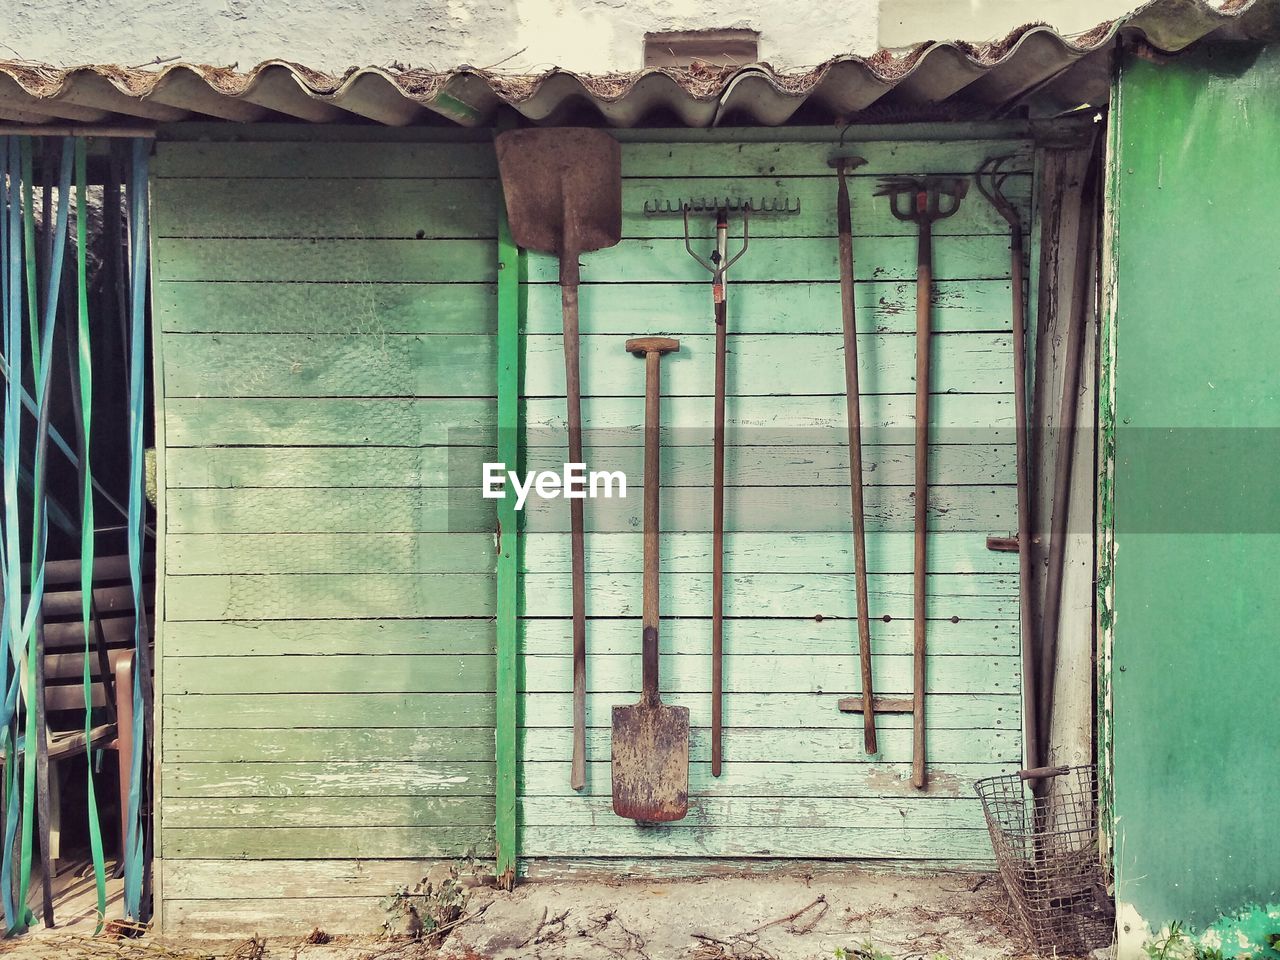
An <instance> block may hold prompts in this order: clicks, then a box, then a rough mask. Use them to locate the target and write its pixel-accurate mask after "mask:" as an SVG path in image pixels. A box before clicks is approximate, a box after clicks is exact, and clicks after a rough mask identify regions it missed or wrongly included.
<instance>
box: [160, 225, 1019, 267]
mask: <svg viewBox="0 0 1280 960" xmlns="http://www.w3.org/2000/svg"><path fill="white" fill-rule="evenodd" d="M887 215H888V214H887V213H886V216H887ZM225 242H227V241H219V240H210V241H201V240H191V241H169V242H168V243H169V244H175V243H176V244H186V243H190V244H207V245H210V246H209V248H208V249H207V250H206V249H203V248H202V249H201V250H200V252H199V253H196V252H195V251H192V253H191V254H189V255H185V254H184V255H181V256H179V251H176V250H175V251H174V260H176V261H177V262H176V263H175V262H174V261H172V260H171V261H170V263H169V264H166V272H164V273H162V276H163V277H164V278H166V279H207V280H217V279H222V276H220V275H216V272H217V268H216V267H215V268H211V266H210V265H209V264H208V263H207V260H208V259H209V258H210V257H211V256H213V255H214V254H215V252H216V251H217V249H218V248H217V247H216V245H217V244H220V243H225ZM238 242H242V243H243V242H247V243H250V244H270V243H277V244H286V243H289V242H291V241H269V240H255V241H238ZM335 242H337V241H335ZM342 242H344V243H348V244H352V243H355V241H342ZM414 242H416V241H404V240H368V241H364V243H366V244H404V243H414ZM477 242H479V241H471V240H438V241H427V243H429V244H433V245H442V244H467V243H477ZM424 245H426V244H424ZM288 250H289V248H287V247H283V246H281V247H279V248H268V247H263V248H262V250H261V251H260V252H261V253H263V254H264V255H265V254H267V252H268V251H271V254H270V255H271V256H272V262H273V264H274V263H275V261H277V260H278V261H279V262H280V265H281V266H285V265H286V264H288V265H289V266H290V267H294V265H295V264H297V263H298V261H299V257H298V255H297V254H296V253H294V254H293V255H292V256H290V255H289V253H287V252H286V251H288ZM386 253H387V255H388V256H392V255H393V254H392V251H391V250H390V249H388V250H387V251H386ZM837 253H838V251H837V248H836V244H834V243H832V242H831V241H830V240H828V239H826V238H803V237H795V238H787V239H764V240H756V241H754V242H753V243H752V244H751V250H750V255H749V256H745V257H743V258H742V260H740V261H739V262H738V263H737V264H736V265H735V266H734V268H733V269H734V278H735V279H737V280H739V281H764V282H769V283H784V282H790V281H812V280H837V279H839V276H840V271H839V265H838V263H837ZM355 255H356V256H359V255H360V254H355ZM400 255H401V256H402V257H403V253H401V254H400ZM197 264H199V269H200V271H201V275H199V276H187V275H186V273H184V272H183V271H184V270H186V271H189V270H190V269H191V268H193V267H196V266H197ZM933 267H934V276H936V277H937V278H938V279H939V280H1005V279H1008V277H1009V239H1008V237H1007V236H1003V235H1002V236H996V235H989V236H977V237H944V238H939V239H938V240H936V241H935V242H934V245H933ZM210 269H214V270H215V275H214V276H204V275H203V273H204V272H208V271H209V270H210ZM559 270H560V266H559V263H558V262H557V260H556V258H555V257H554V256H551V255H550V254H543V253H530V254H529V282H530V283H555V282H557V280H558V278H559ZM915 273H916V240H915V238H914V237H905V236H903V237H860V238H859V243H858V259H857V272H856V274H855V277H856V278H857V279H858V280H909V279H914V277H915ZM582 278H583V280H585V281H587V282H589V283H611V282H620V281H625V282H628V283H638V282H645V283H649V282H656V283H672V282H677V283H681V282H683V283H703V284H705V283H706V282H707V272H706V270H704V269H703V268H702V267H701V266H700V265H699V264H697V263H696V262H694V260H693V258H692V257H690V256H689V254H688V252H687V251H686V250H685V249H684V241H683V240H674V239H655V240H623V241H622V242H621V243H619V244H618V245H617V246H615V247H610V248H609V249H607V250H599V251H597V252H595V253H593V254H591V256H589V257H583V259H582ZM246 279H297V280H310V279H317V278H315V277H312V276H297V277H268V276H263V275H260V274H259V273H257V272H255V273H253V274H251V275H250V276H248V277H246ZM334 279H346V275H345V274H342V275H340V276H339V277H337V278H334ZM356 279H363V280H366V281H368V280H376V279H386V280H402V279H411V278H409V277H402V276H395V275H392V274H391V271H390V268H389V267H384V268H382V269H380V270H379V272H378V273H376V274H374V275H373V276H370V277H357V278H356ZM458 279H459V280H485V279H489V278H488V277H485V276H472V275H471V274H470V273H469V272H468V273H467V274H466V275H460V276H459V277H458Z"/></svg>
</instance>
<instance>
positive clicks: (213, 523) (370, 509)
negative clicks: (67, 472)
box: [169, 487, 496, 547]
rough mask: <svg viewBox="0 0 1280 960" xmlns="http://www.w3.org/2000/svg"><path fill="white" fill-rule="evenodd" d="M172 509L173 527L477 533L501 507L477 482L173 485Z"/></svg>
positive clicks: (188, 530) (239, 530)
mask: <svg viewBox="0 0 1280 960" xmlns="http://www.w3.org/2000/svg"><path fill="white" fill-rule="evenodd" d="M169 510H170V515H169V516H170V524H169V529H170V531H172V532H173V533H282V534H286V533H316V532H328V533H365V532H368V533H376V532H388V533H448V532H453V533H477V532H481V531H487V530H492V529H493V528H494V516H495V513H496V511H495V510H494V501H492V500H485V499H483V498H482V497H481V496H480V492H479V490H478V489H477V488H474V487H473V488H470V489H467V488H459V489H456V490H454V489H442V488H439V487H434V488H433V487H416V488H415V487H374V488H372V489H347V488H318V487H306V488H304V489H301V490H294V489H290V488H288V487H271V488H258V487H236V488H227V489H212V490H202V489H184V490H170V491H169ZM354 546H356V545H354V544H353V547H354Z"/></svg>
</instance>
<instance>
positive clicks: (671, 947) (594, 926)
mask: <svg viewBox="0 0 1280 960" xmlns="http://www.w3.org/2000/svg"><path fill="white" fill-rule="evenodd" d="M316 939H323V937H322V936H319V937H317V938H316ZM0 953H5V954H7V955H12V956H21V957H31V958H33V960H34V958H39V960H54V958H58V960H64V958H65V960H81V958H85V960H111V958H118V960H196V958H220V960H222V958H226V960H283V958H287V960H425V958H439V960H478V958H492V960H811V958H813V960H817V958H823V960H835V958H839V957H845V958H847V960H889V958H892V960H935V958H939V957H942V958H947V960H988V958H990V960H995V958H1012V957H1022V956H1026V954H1025V953H1024V952H1023V951H1022V948H1021V944H1020V940H1019V938H1018V936H1017V934H1016V933H1015V932H1014V931H1013V930H1012V929H1011V928H1010V926H1009V925H1008V924H1007V923H1006V921H1005V920H1004V918H1003V914H1002V912H1001V910H1000V908H999V880H998V879H997V878H996V877H994V876H991V875H979V874H954V873H952V874H945V875H936V876H923V875H920V874H909V875H904V874H892V873H879V872H862V871H847V872H841V873H839V874H835V875H831V876H821V877H814V876H804V875H790V876H770V877H724V878H712V879H704V880H691V881H672V882H651V881H619V882H610V883H603V882H589V881H570V882H550V881H539V882H532V883H526V884H523V885H521V886H520V887H518V888H517V889H516V890H515V891H514V892H512V893H501V892H497V891H493V890H489V889H486V888H478V889H473V890H471V891H470V893H469V895H468V899H467V902H466V904H465V907H464V909H463V914H462V918H461V919H460V921H458V922H456V923H455V925H453V926H452V927H451V929H449V930H447V931H446V932H445V933H444V935H443V939H442V942H438V943H424V942H410V941H406V940H386V939H384V940H373V939H364V940H356V939H348V938H337V937H335V938H333V939H332V940H331V941H330V942H328V943H308V942H306V941H303V940H299V939H296V938H295V939H288V938H267V939H266V941H265V942H261V941H254V940H253V939H252V938H251V937H249V935H246V939H245V940H243V941H232V940H228V941H221V942H203V943H201V942H194V941H170V940H159V939H157V938H153V937H143V938H141V939H139V940H133V941H117V942H113V941H109V940H104V939H98V940H89V939H86V938H74V937H68V936H65V935H59V934H57V933H56V931H49V932H45V933H41V934H39V935H35V936H32V937H31V938H29V939H25V940H20V941H12V942H8V943H5V944H0Z"/></svg>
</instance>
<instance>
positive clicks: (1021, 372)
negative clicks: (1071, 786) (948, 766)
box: [973, 156, 1041, 767]
mask: <svg viewBox="0 0 1280 960" xmlns="http://www.w3.org/2000/svg"><path fill="white" fill-rule="evenodd" d="M1009 159H1010V158H1009V157H1008V156H1003V157H989V158H988V159H986V160H984V161H983V162H982V164H981V165H980V166H979V167H978V170H977V173H975V174H974V177H973V179H974V182H975V183H976V184H977V185H978V192H980V193H981V194H982V195H983V196H984V197H986V198H987V200H988V201H989V202H990V203H991V205H992V206H993V207H995V208H996V212H997V213H999V214H1000V216H1002V217H1004V219H1005V221H1006V222H1007V223H1008V224H1009V276H1010V280H1011V283H1012V286H1013V411H1014V419H1015V421H1016V425H1015V429H1014V436H1015V437H1016V441H1017V442H1016V445H1015V451H1016V452H1015V456H1016V457H1017V460H1018V463H1017V482H1018V535H1017V536H1016V537H1015V538H1014V539H1015V542H1016V544H1017V550H1018V622H1019V626H1020V632H1021V636H1022V709H1023V729H1024V731H1025V736H1026V766H1027V767H1034V766H1036V765H1037V764H1038V763H1040V759H1041V758H1040V727H1039V716H1038V712H1039V707H1038V705H1037V699H1036V671H1035V664H1036V644H1035V637H1034V635H1033V633H1032V622H1031V576H1032V571H1031V488H1030V481H1029V479H1028V463H1027V457H1028V450H1027V356H1026V346H1025V339H1024V325H1025V323H1026V302H1025V299H1024V297H1025V294H1024V293H1023V288H1022V287H1023V274H1022V270H1023V267H1022V261H1023V250H1022V220H1021V218H1020V217H1019V216H1018V211H1017V208H1015V207H1014V205H1013V203H1012V202H1010V200H1009V198H1008V197H1006V196H1005V195H1004V184H1005V181H1006V180H1007V179H1008V177H1009V171H1008V170H1006V169H1004V164H1005V162H1006V161H1008V160H1009Z"/></svg>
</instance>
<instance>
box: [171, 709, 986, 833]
mask: <svg viewBox="0 0 1280 960" xmlns="http://www.w3.org/2000/svg"><path fill="white" fill-rule="evenodd" d="M375 722H376V720H375ZM967 735H968V734H966V736H967ZM1005 735H1006V736H1007V734H1005ZM493 743H494V740H493V730H492V728H490V727H453V728H451V729H448V730H442V729H438V728H430V727H427V728H422V729H415V728H412V727H378V726H373V727H363V728H351V729H337V730H328V731H326V732H325V733H324V734H323V735H322V736H317V735H316V732H315V731H314V730H309V729H287V728H286V729H262V730H193V729H180V730H168V731H166V734H165V740H164V749H165V757H166V758H167V759H168V760H169V761H170V762H172V763H209V762H219V761H220V762H228V761H230V762H236V763H244V762H249V761H255V760H257V761H266V760H270V761H273V762H277V763H280V762H289V763H297V762H299V761H327V760H365V761H374V760H384V761H388V762H390V761H405V760H411V761H412V760H417V761H436V760H492V759H493ZM971 752H972V751H971ZM350 813H351V811H350V809H348V810H347V815H348V818H349V817H350ZM246 822H250V821H246ZM406 822H407V821H406ZM299 825H305V824H299Z"/></svg>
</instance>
